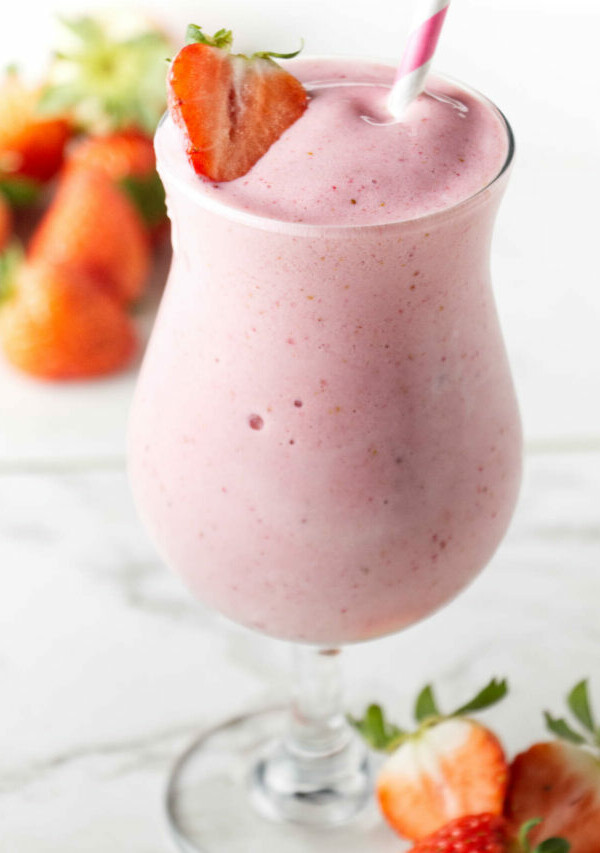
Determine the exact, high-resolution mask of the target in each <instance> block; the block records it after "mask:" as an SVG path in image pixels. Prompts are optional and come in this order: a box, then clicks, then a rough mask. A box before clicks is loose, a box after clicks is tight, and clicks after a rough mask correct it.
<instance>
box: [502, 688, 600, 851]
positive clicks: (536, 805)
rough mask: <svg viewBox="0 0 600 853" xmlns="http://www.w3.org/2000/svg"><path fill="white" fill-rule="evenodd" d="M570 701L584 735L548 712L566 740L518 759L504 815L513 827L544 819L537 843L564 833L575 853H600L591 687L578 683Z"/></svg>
mask: <svg viewBox="0 0 600 853" xmlns="http://www.w3.org/2000/svg"><path fill="white" fill-rule="evenodd" d="M567 701H568V705H569V708H570V709H571V711H572V713H573V715H574V716H575V717H576V719H577V720H578V721H579V724H580V726H581V733H580V732H579V731H577V730H575V729H574V728H573V727H572V726H571V725H570V724H569V723H568V722H567V721H566V720H564V719H557V718H555V717H553V716H552V715H550V714H548V713H546V715H545V716H546V723H547V725H548V728H549V729H550V730H551V731H552V732H553V733H554V734H555V735H557V736H558V737H559V738H562V739H563V740H562V741H554V742H551V743H536V744H534V745H533V746H532V747H530V748H529V749H528V750H526V751H525V752H522V753H520V754H519V755H517V757H516V758H515V760H514V761H513V763H512V765H511V769H510V782H509V787H508V793H507V797H506V807H505V814H506V817H507V819H508V820H509V821H510V822H511V824H512V825H513V826H516V825H518V824H519V823H520V822H521V821H522V820H523V818H524V816H525V815H532V814H535V815H539V816H540V817H541V818H543V820H542V822H541V824H540V825H539V827H536V828H535V829H534V830H533V832H532V838H533V840H535V841H541V840H542V839H545V838H547V837H548V836H551V835H555V834H559V835H564V836H565V837H566V838H568V839H569V841H570V842H571V853H598V851H600V758H599V756H598V748H599V745H600V727H598V726H596V724H595V722H594V717H593V714H592V710H591V705H590V701H589V697H588V688H587V682H585V681H582V682H580V683H579V684H577V685H576V686H575V687H574V688H573V690H572V691H571V692H570V693H569V696H568V700H567ZM565 741H566V742H565ZM591 750H594V752H592V751H591Z"/></svg>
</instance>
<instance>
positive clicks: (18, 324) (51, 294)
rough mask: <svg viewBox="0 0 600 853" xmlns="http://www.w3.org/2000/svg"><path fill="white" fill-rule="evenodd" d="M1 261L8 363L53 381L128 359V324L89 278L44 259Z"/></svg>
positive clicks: (1, 335)
mask: <svg viewBox="0 0 600 853" xmlns="http://www.w3.org/2000/svg"><path fill="white" fill-rule="evenodd" d="M2 261H3V264H2V265H3V266H4V267H5V268H6V269H8V270H9V275H8V276H7V277H5V280H4V281H3V290H4V294H3V298H2V301H1V304H0V343H1V345H2V349H3V350H4V354H5V356H6V358H7V360H8V361H10V362H11V364H13V365H14V366H15V367H18V368H19V369H20V370H23V371H24V372H25V373H29V374H31V375H33V376H37V377H39V378H42V379H53V380H56V379H83V378H89V377H94V376H102V375H104V374H107V373H112V372H114V371H116V370H121V369H122V368H123V367H125V366H126V365H127V364H128V363H129V362H130V361H131V358H132V356H133V354H134V352H135V346H136V336H135V331H134V328H133V324H132V323H131V320H130V319H129V317H128V316H127V314H126V312H125V311H124V309H123V308H122V307H121V306H120V305H119V304H118V303H117V302H116V301H115V300H114V299H113V298H111V297H110V296H109V295H108V294H107V293H106V292H105V291H104V290H102V289H101V288H100V287H99V286H98V283H97V281H96V280H95V279H94V278H93V277H91V276H89V275H88V274H86V273H84V272H82V271H81V270H74V269H72V268H69V267H64V266H60V265H56V264H53V263H52V262H47V261H44V260H38V261H36V262H29V263H27V262H26V263H21V262H19V260H18V259H16V260H12V259H10V258H6V256H5V257H4V258H3V259H2ZM11 267H12V268H11ZM0 272H2V269H1V267H0Z"/></svg>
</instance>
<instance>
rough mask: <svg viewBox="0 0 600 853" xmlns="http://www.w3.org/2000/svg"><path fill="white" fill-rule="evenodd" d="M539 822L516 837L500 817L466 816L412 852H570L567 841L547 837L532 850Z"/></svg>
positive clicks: (523, 828) (534, 821) (434, 834)
mask: <svg viewBox="0 0 600 853" xmlns="http://www.w3.org/2000/svg"><path fill="white" fill-rule="evenodd" d="M539 822H540V821H539V819H538V818H533V819H532V820H528V821H527V822H526V823H524V824H523V826H522V827H521V828H520V830H519V831H518V835H517V836H513V835H512V834H511V832H510V830H509V826H508V823H507V822H506V821H505V820H504V818H502V817H498V815H493V814H478V815H465V816H464V817H460V818H458V819H457V820H453V821H451V823H448V824H446V826H443V827H442V828H441V829H438V831H437V832H434V833H433V834H432V835H429V836H428V837H427V838H423V839H422V840H421V841H419V843H418V844H416V845H415V846H414V847H413V848H412V849H411V851H410V853H569V849H570V845H569V843H568V841H565V840H564V838H548V839H547V841H545V842H544V843H543V844H540V845H539V847H536V848H535V849H532V847H531V844H530V840H529V835H530V832H531V830H532V829H533V828H534V827H535V826H537V825H538V823H539Z"/></svg>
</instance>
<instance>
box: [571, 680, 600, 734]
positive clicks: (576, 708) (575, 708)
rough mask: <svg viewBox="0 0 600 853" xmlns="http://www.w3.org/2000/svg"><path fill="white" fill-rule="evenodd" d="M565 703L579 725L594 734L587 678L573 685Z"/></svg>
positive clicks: (594, 726)
mask: <svg viewBox="0 0 600 853" xmlns="http://www.w3.org/2000/svg"><path fill="white" fill-rule="evenodd" d="M567 704H568V706H569V708H570V709H571V712H572V714H573V715H574V716H575V717H577V719H578V720H579V722H580V723H581V725H582V726H583V727H584V728H586V729H587V730H588V731H589V732H591V733H592V734H594V733H595V731H596V725H595V723H594V717H593V715H592V709H591V706H590V700H589V696H588V683H587V680H585V681H580V682H579V684H576V685H575V687H574V688H573V689H572V690H571V692H570V693H569V695H568V697H567Z"/></svg>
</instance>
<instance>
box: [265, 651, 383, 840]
mask: <svg viewBox="0 0 600 853" xmlns="http://www.w3.org/2000/svg"><path fill="white" fill-rule="evenodd" d="M342 693H343V692H342V678H341V671H340V652H339V650H338V649H319V648H314V647H311V646H296V647H294V651H293V686H292V702H291V714H290V715H289V717H288V724H287V729H286V730H285V733H284V735H283V738H281V739H279V740H274V741H272V742H271V744H270V745H269V746H268V747H267V749H266V751H265V752H264V753H263V754H262V755H261V756H260V757H259V760H258V761H257V762H256V764H254V766H253V769H252V772H251V776H250V791H251V796H252V799H253V802H254V804H255V805H256V807H257V808H258V809H259V811H261V812H262V813H263V814H265V815H267V816H269V817H274V818H276V819H277V820H281V819H283V820H291V821H294V822H295V823H302V824H307V825H312V826H317V825H318V826H333V825H335V824H339V823H344V822H345V821H347V820H350V819H351V818H353V817H354V816H355V815H356V814H358V813H359V812H360V811H362V809H363V808H365V806H366V804H367V803H368V802H369V799H370V796H371V793H372V781H371V774H370V767H369V760H368V755H367V751H366V748H365V745H364V744H363V743H362V742H361V740H360V738H358V737H357V735H356V733H355V732H354V731H353V729H352V728H351V727H350V725H349V724H348V722H347V721H346V717H345V715H344V711H343V705H342Z"/></svg>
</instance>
